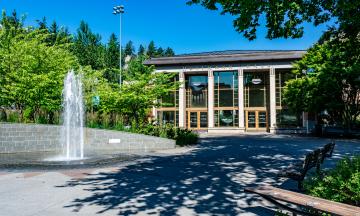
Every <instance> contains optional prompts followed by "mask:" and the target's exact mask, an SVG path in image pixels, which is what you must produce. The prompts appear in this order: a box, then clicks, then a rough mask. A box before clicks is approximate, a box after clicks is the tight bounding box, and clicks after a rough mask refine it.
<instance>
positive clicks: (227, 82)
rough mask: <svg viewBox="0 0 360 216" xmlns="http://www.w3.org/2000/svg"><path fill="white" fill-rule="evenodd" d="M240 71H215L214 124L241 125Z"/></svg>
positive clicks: (221, 125)
mask: <svg viewBox="0 0 360 216" xmlns="http://www.w3.org/2000/svg"><path fill="white" fill-rule="evenodd" d="M238 85H239V82H238V72H237V71H222V72H214V109H215V111H214V126H215V127H237V126H239V116H238V106H239V88H238Z"/></svg>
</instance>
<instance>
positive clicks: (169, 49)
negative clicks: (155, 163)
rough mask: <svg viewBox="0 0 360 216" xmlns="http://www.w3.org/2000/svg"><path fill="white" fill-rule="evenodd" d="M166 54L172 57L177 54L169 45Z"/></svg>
mask: <svg viewBox="0 0 360 216" xmlns="http://www.w3.org/2000/svg"><path fill="white" fill-rule="evenodd" d="M164 55H165V56H167V57H171V56H174V55H175V52H174V50H173V49H171V48H170V47H168V48H166V50H165V53H164Z"/></svg>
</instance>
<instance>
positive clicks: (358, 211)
mask: <svg viewBox="0 0 360 216" xmlns="http://www.w3.org/2000/svg"><path fill="white" fill-rule="evenodd" d="M245 191H246V192H251V193H256V194H259V195H261V196H266V197H269V198H272V199H274V200H279V201H284V202H288V203H292V204H295V205H301V206H304V207H308V208H313V209H317V210H320V211H323V212H327V213H330V214H336V215H342V216H360V208H359V207H356V206H352V205H347V204H344V203H338V202H334V201H330V200H325V199H322V198H318V197H312V196H309V195H305V194H300V193H296V192H293V191H288V190H283V189H280V188H275V187H271V186H261V187H256V188H245Z"/></svg>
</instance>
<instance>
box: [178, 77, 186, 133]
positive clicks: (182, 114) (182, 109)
mask: <svg viewBox="0 0 360 216" xmlns="http://www.w3.org/2000/svg"><path fill="white" fill-rule="evenodd" d="M179 82H180V88H179V128H185V127H186V124H185V122H186V89H185V74H184V72H180V73H179Z"/></svg>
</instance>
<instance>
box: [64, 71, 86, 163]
mask: <svg viewBox="0 0 360 216" xmlns="http://www.w3.org/2000/svg"><path fill="white" fill-rule="evenodd" d="M63 108H64V112H63V116H62V117H63V127H62V136H61V137H62V147H63V148H62V153H63V155H62V158H64V159H65V160H80V159H83V158H84V101H83V94H82V82H81V75H76V74H75V72H74V71H73V70H71V71H69V72H68V74H67V75H66V77H65V80H64V90H63Z"/></svg>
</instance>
